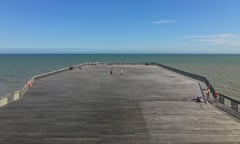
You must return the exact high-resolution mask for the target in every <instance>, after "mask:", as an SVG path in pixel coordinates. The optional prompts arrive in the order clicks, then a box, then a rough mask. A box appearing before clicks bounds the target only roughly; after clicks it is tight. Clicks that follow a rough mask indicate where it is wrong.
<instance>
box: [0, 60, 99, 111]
mask: <svg viewBox="0 0 240 144" xmlns="http://www.w3.org/2000/svg"><path fill="white" fill-rule="evenodd" d="M96 64H97V63H93V62H88V63H82V64H79V65H74V66H73V67H76V68H79V67H81V66H85V65H96ZM69 69H70V68H69V67H65V68H61V69H58V70H55V71H50V72H47V73H43V74H39V75H34V76H33V77H32V78H31V79H30V80H29V81H28V82H27V83H26V84H25V85H24V86H23V87H22V88H21V89H19V90H16V91H14V92H12V93H9V94H7V95H4V96H0V107H3V106H5V105H7V104H9V103H12V102H14V101H17V100H19V99H20V98H22V97H23V96H24V95H25V93H26V92H27V91H28V90H29V86H28V84H29V83H31V84H33V83H34V82H35V81H36V80H39V79H41V78H44V77H47V76H51V75H54V74H58V73H61V72H64V71H68V70H69Z"/></svg>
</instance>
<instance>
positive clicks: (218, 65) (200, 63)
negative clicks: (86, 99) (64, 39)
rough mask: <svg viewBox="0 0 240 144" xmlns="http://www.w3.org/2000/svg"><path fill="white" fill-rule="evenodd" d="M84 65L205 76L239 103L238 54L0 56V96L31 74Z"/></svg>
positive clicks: (9, 91)
mask: <svg viewBox="0 0 240 144" xmlns="http://www.w3.org/2000/svg"><path fill="white" fill-rule="evenodd" d="M84 62H105V63H108V62H112V63H115V62H123V63H145V62H156V63H161V64H165V65H168V66H171V67H175V68H178V69H181V70H184V71H188V72H192V73H195V74H200V75H203V76H206V77H207V78H208V79H209V80H210V82H211V83H212V84H213V86H214V87H215V89H216V90H217V91H218V92H220V93H222V94H224V95H227V96H230V97H232V98H234V99H237V100H240V54H0V96H4V95H6V94H9V93H11V92H13V91H15V90H17V89H20V88H21V87H22V86H23V85H24V84H25V83H26V82H27V81H28V80H29V79H30V78H31V77H32V76H33V75H36V74H41V73H45V72H48V71H52V70H56V69H59V68H63V67H69V66H71V65H74V64H80V63H84Z"/></svg>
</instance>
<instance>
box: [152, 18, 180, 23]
mask: <svg viewBox="0 0 240 144" xmlns="http://www.w3.org/2000/svg"><path fill="white" fill-rule="evenodd" d="M152 23H153V24H174V23H177V22H176V21H175V20H167V19H166V20H159V21H153V22H152Z"/></svg>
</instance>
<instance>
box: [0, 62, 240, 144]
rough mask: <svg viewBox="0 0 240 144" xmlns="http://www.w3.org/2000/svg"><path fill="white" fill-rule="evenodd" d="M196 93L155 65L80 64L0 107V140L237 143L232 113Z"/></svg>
mask: <svg viewBox="0 0 240 144" xmlns="http://www.w3.org/2000/svg"><path fill="white" fill-rule="evenodd" d="M120 68H122V69H123V71H124V75H123V76H120ZM111 69H112V70H113V76H111V75H110V70H111ZM198 96H201V91H200V88H199V84H198V82H196V81H194V80H191V79H189V78H186V77H184V76H182V75H179V74H176V73H173V72H170V71H167V70H165V69H162V68H159V67H154V66H138V65H136V66H130V65H121V66H119V65H117V66H116V65H113V66H86V67H83V68H82V70H81V71H79V72H74V71H69V72H63V73H59V74H57V75H53V76H50V77H45V78H43V79H41V80H38V81H36V82H35V84H34V85H33V87H32V89H30V90H29V91H28V92H27V93H26V96H25V97H24V98H23V99H21V100H19V101H17V102H16V103H12V104H9V105H7V106H5V107H2V108H0V129H1V130H0V143H3V144H8V143H9V144H10V143H11V144H14V143H16V144H20V143H22V144H23V143H24V144H35V143H42V144H106V143H107V144H115V143H118V144H119V143H122V144H124V143H127V144H141V143H142V144H148V143H149V144H150V143H151V144H155V143H239V142H240V123H239V121H237V120H236V119H234V118H232V117H231V116H229V115H228V114H226V113H224V112H222V111H219V110H218V109H217V108H215V107H214V106H212V105H210V104H208V105H207V104H199V103H196V102H194V101H193V100H192V99H194V98H196V97H198Z"/></svg>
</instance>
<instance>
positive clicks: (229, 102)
mask: <svg viewBox="0 0 240 144" xmlns="http://www.w3.org/2000/svg"><path fill="white" fill-rule="evenodd" d="M149 64H150V65H157V66H160V67H163V68H165V69H168V70H171V71H174V72H176V73H179V74H182V75H185V76H187V77H190V78H193V79H196V80H199V81H202V82H204V83H205V84H206V86H210V91H211V93H212V94H213V96H215V97H216V96H218V97H219V98H218V100H217V101H216V102H217V103H218V105H217V106H218V107H220V108H223V107H224V110H225V109H226V108H227V109H228V108H230V109H228V110H227V111H229V110H230V111H233V112H231V114H233V115H234V116H236V117H237V118H240V101H238V100H235V99H233V98H231V97H229V96H226V95H223V94H221V93H218V92H216V91H215V88H214V87H213V85H212V84H211V83H210V81H209V80H208V79H207V78H206V77H204V76H201V75H197V74H193V73H190V72H186V71H183V70H179V69H176V68H172V67H169V66H166V65H163V64H159V63H146V65H149ZM219 104H220V105H219ZM236 112H237V113H236Z"/></svg>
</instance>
